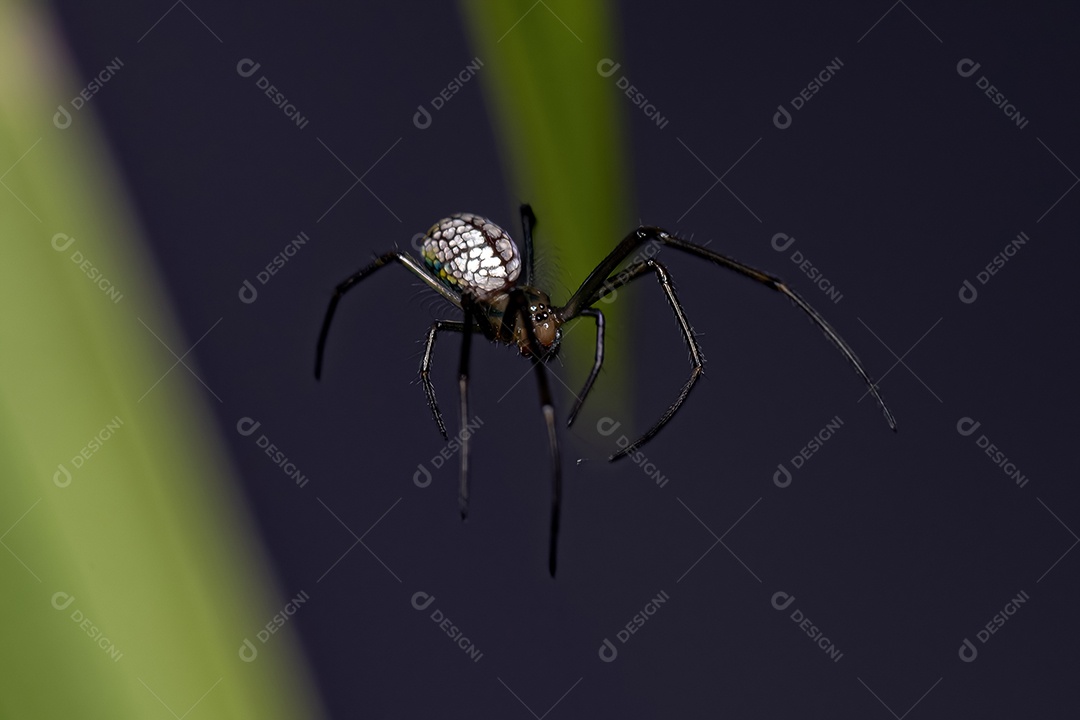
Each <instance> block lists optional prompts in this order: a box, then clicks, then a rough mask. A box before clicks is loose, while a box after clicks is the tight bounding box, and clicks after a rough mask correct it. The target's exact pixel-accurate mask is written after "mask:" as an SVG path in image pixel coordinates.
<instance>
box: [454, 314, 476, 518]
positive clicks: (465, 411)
mask: <svg viewBox="0 0 1080 720" xmlns="http://www.w3.org/2000/svg"><path fill="white" fill-rule="evenodd" d="M474 304H475V301H474V300H473V297H472V296H471V295H469V294H468V293H464V294H463V295H462V296H461V309H462V310H463V311H464V313H465V322H463V323H461V362H460V363H459V365H458V391H459V393H460V395H461V429H462V430H464V429H465V428H466V427H467V426H468V424H469V349H470V347H471V345H472V343H471V342H470V341H471V340H472V328H473V305H474ZM458 509H459V510H461V519H462V520H465V519H466V518H467V517H468V516H469V434H468V433H467V432H462V433H461V485H460V486H459V488H458Z"/></svg>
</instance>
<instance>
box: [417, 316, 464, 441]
mask: <svg viewBox="0 0 1080 720" xmlns="http://www.w3.org/2000/svg"><path fill="white" fill-rule="evenodd" d="M448 330H451V331H453V332H465V323H460V322H457V321H454V320H436V321H435V322H433V323H432V324H431V327H430V328H428V331H427V344H426V345H425V346H424V357H423V358H421V359H420V382H421V383H422V384H423V386H424V394H425V395H426V396H427V401H428V407H430V408H431V416H432V417H433V418H435V425H436V426H438V428H439V432H440V433H441V434H442V436H443V440H449V439H450V438H448V437H447V435H446V424H445V423H443V419H442V413H441V412H439V403H438V401H437V400H436V399H435V386H434V385H432V384H431V358H432V356H433V354H434V352H435V337H436V336H437V335H438V334H439V332H440V331H442V332H446V331H448Z"/></svg>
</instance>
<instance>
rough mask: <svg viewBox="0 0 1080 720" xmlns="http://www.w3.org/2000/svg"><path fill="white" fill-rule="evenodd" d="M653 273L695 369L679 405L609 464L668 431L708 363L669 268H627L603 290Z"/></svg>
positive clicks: (652, 262)
mask: <svg viewBox="0 0 1080 720" xmlns="http://www.w3.org/2000/svg"><path fill="white" fill-rule="evenodd" d="M650 270H652V271H653V272H654V273H656V279H657V281H659V283H660V287H661V288H662V289H663V290H664V294H665V295H666V296H667V299H668V303H669V304H670V305H671V309H672V310H673V311H674V312H675V319H676V320H678V321H679V328H680V329H681V330H682V333H683V339H684V340H686V344H687V346H688V347H689V348H690V363H691V366H692V367H691V368H690V378H689V379H688V380H687V381H686V384H685V385H683V387H682V390H680V391H679V396H678V397H677V398H675V402H673V403H672V404H671V406H670V407H668V409H667V410H665V411H664V414H663V415H661V416H660V419H659V420H657V421H656V424H655V425H653V426H652V427H651V428H649V430H648V431H647V432H646V433H645V434H644V435H642V436H641V437H639V438H638V439H637V440H635V441H634V442H632V443H630V444H629V445H627V446H626V447H624V448H623V449H622V450H619V451H618V452H617V453H615V454H614V455H612V456H611V457H609V458H608V460H618V459H619V458H621V457H624V456H626V455H629V454H630V453H632V452H633V451H634V450H636V449H637V448H638V447H640V446H641V445H643V444H645V443H646V442H648V441H649V440H651V439H652V437H653V436H654V435H656V433H658V432H660V429H661V428H662V427H664V425H666V424H667V423H668V421H669V420H671V418H672V417H674V416H675V413H676V412H677V411H678V410H679V408H680V407H682V404H683V403H684V402H685V401H686V398H687V397H688V396H689V395H690V391H691V390H692V389H693V388H694V385H695V384H696V383H697V381H698V379H699V378H700V377H701V376H702V374H703V373H704V372H705V360H704V358H703V357H702V354H701V346H700V345H698V342H697V338H695V337H694V329H693V328H692V327H691V326H690V321H689V320H687V319H686V312H685V311H684V310H683V307H682V303H680V302H679V298H678V297H676V295H675V286H674V285H673V284H672V282H671V275H670V274H669V273H668V271H667V268H665V267H664V266H663V265H661V264H660V263H658V262H656V261H655V260H652V259H649V260H643V261H641V262H638V263H633V264H631V265H629V266H627V268H626V269H625V270H623V272H621V273H619V276H618V277H617V278H614V279H613V280H612V281H611V283H610V284H607V285H604V286H603V287H604V291H605V292H604V294H606V293H608V292H611V291H613V290H615V289H617V288H620V287H622V286H623V285H626V284H627V283H629V282H631V281H632V280H636V279H638V278H639V277H642V276H643V275H645V274H646V273H647V272H649V271H650ZM582 314H584V313H582Z"/></svg>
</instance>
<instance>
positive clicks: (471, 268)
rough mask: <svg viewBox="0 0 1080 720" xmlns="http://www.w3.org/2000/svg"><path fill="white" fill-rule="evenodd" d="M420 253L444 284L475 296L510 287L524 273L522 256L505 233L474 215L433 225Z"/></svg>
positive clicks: (452, 217) (454, 217)
mask: <svg viewBox="0 0 1080 720" xmlns="http://www.w3.org/2000/svg"><path fill="white" fill-rule="evenodd" d="M420 252H421V254H422V255H423V258H424V264H425V265H427V266H428V267H429V268H431V269H432V271H433V272H434V273H435V274H436V275H437V276H438V277H439V280H441V281H442V282H443V283H444V284H445V285H447V286H448V287H451V288H453V289H454V290H458V291H469V292H472V293H474V294H476V295H487V294H489V293H493V292H498V291H499V290H503V289H505V288H507V287H510V286H511V285H513V284H514V281H516V280H517V278H518V275H520V274H521V254H520V253H519V252H518V248H517V245H515V244H514V241H513V240H512V239H511V238H510V236H509V235H508V234H507V233H506V231H505V230H503V229H502V228H501V227H499V226H498V225H496V224H495V223H493V222H491V221H490V220H488V219H487V218H483V217H480V216H479V215H473V214H472V213H458V214H456V215H451V216H450V217H448V218H445V219H443V220H440V221H439V222H437V223H435V224H434V225H432V226H431V229H429V230H428V231H427V234H426V235H424V242H423V245H422V246H421V249H420Z"/></svg>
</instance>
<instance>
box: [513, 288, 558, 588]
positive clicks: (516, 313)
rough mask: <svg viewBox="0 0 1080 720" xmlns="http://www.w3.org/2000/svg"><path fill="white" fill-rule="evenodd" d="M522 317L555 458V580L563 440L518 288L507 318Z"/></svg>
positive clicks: (551, 565) (551, 560)
mask: <svg viewBox="0 0 1080 720" xmlns="http://www.w3.org/2000/svg"><path fill="white" fill-rule="evenodd" d="M518 317H520V318H521V324H522V326H524V328H525V336H526V339H527V340H528V348H529V355H530V358H531V360H532V363H533V366H534V367H535V368H536V383H537V388H538V390H539V391H540V410H541V412H542V413H543V414H544V425H545V426H546V427H547V432H548V452H549V454H550V456H551V465H552V471H553V476H552V487H551V530H550V534H549V536H548V537H549V541H548V572H550V573H551V577H555V567H556V564H557V558H558V548H559V519H560V515H561V512H562V510H561V508H562V463H561V462H560V460H559V439H558V436H557V435H556V432H555V405H554V403H553V402H552V401H551V388H550V386H549V385H548V377H547V367H545V365H544V351H543V348H541V346H540V343H539V342H538V341H537V339H536V332H535V330H533V326H532V319H531V318H530V317H529V311H528V303H527V302H526V300H525V295H524V293H523V292H522V291H521V290H520V289H519V288H515V289H514V290H513V291H511V294H510V299H509V302H508V303H507V307H506V314H505V315H504V323H505V322H506V320H505V318H509V319H510V322H511V323H514V322H516V320H517V318H518Z"/></svg>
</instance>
